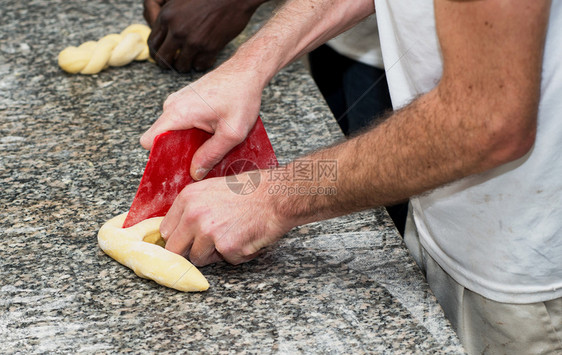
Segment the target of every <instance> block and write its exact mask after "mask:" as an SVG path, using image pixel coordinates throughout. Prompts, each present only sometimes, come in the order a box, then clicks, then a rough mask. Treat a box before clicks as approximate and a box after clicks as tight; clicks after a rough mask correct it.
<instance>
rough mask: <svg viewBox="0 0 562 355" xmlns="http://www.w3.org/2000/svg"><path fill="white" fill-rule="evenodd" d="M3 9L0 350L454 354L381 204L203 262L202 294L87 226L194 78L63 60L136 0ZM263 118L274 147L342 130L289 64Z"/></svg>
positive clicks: (137, 164) (281, 152)
mask: <svg viewBox="0 0 562 355" xmlns="http://www.w3.org/2000/svg"><path fill="white" fill-rule="evenodd" d="M271 6H272V5H271V4H270V5H266V6H265V7H262V8H260V10H259V11H258V13H257V14H256V16H255V17H254V19H253V20H252V23H251V24H250V26H249V27H248V28H247V30H246V32H245V33H244V34H242V35H241V36H240V37H239V38H238V39H236V40H235V41H234V42H233V43H231V44H229V46H228V47H227V48H226V49H225V51H223V53H222V55H221V58H220V60H221V61H222V60H224V59H225V58H226V57H227V56H228V55H229V54H230V53H232V51H233V50H234V48H235V47H236V46H237V45H238V44H239V43H241V41H243V40H244V39H245V38H247V36H248V35H249V33H251V32H254V31H255V30H257V29H258V28H259V26H260V23H261V22H262V21H263V20H264V18H265V17H267V15H268V13H270V11H271ZM0 18H2V21H1V23H0V118H1V120H0V154H1V155H0V183H1V186H2V188H1V190H0V204H1V206H2V208H1V211H0V223H1V236H2V237H1V238H0V339H2V340H1V346H0V348H1V350H0V352H2V353H17V352H21V353H100V352H101V353H103V352H110V353H113V352H134V353H145V352H153V351H159V352H177V351H190V352H200V353H244V352H249V353H287V354H293V353H362V352H372V353H431V354H435V353H455V354H456V353H462V352H463V350H462V348H461V347H460V345H459V342H458V339H457V338H456V336H455V334H454V333H453V331H452V330H451V328H450V326H449V324H448V322H447V321H446V320H445V319H444V317H443V314H442V311H441V309H440V307H439V306H438V305H437V303H436V301H435V299H434V297H433V295H432V294H431V292H430V291H429V289H428V286H427V284H426V283H425V281H424V279H423V277H422V275H421V273H420V271H419V270H418V269H417V268H416V266H415V264H414V263H413V261H412V260H411V258H410V257H409V255H408V253H407V251H406V249H405V247H404V245H403V243H402V241H401V239H400V238H399V236H398V235H397V233H396V230H395V229H394V227H393V225H392V223H391V221H390V219H389V218H388V215H387V214H386V212H385V211H384V210H383V209H376V210H370V211H365V212H362V213H358V214H354V215H350V216H346V217H342V218H337V219H333V220H330V221H325V222H322V223H314V224H309V225H306V226H302V227H300V228H295V229H294V230H292V231H291V232H290V233H288V234H287V235H286V236H285V237H284V238H283V239H282V240H281V241H280V243H279V244H278V245H277V246H276V247H275V248H271V249H268V250H267V252H266V253H265V254H264V255H263V256H261V257H259V258H257V259H256V260H254V261H252V262H249V263H247V264H244V265H240V266H231V265H228V264H224V263H219V264H216V265H212V266H208V267H204V268H202V269H201V271H202V272H203V274H204V275H205V276H206V277H207V278H208V280H209V282H210V284H211V287H210V289H209V290H208V291H207V292H204V293H181V292H177V291H175V290H171V289H168V288H165V287H162V286H159V285H157V284H156V283H154V282H152V281H150V280H144V279H141V278H139V277H137V276H135V274H134V273H133V272H132V271H131V270H129V269H127V268H125V267H123V266H121V265H120V264H118V263H117V262H115V261H114V260H112V259H111V258H109V257H108V256H106V255H105V254H104V253H103V252H102V251H101V250H100V249H99V247H98V246H97V240H96V234H97V231H98V229H99V228H100V226H101V225H102V224H103V222H104V221H106V220H108V219H109V218H111V217H113V216H115V215H117V214H119V213H121V212H124V211H126V210H127V209H128V208H129V206H130V203H131V201H132V198H133V196H134V194H135V191H136V188H137V186H138V183H139V181H140V177H141V175H142V172H143V169H144V165H145V163H146V160H147V152H146V151H144V150H143V149H142V148H141V147H140V146H139V144H138V139H139V137H140V135H141V133H142V132H144V131H145V130H146V129H147V128H148V127H149V126H150V124H151V122H153V121H154V120H155V119H156V118H157V117H158V115H159V113H160V112H161V105H162V102H163V100H164V99H165V98H166V96H167V95H168V94H170V93H172V92H173V91H175V90H178V89H179V88H181V87H182V86H184V85H186V84H187V83H189V82H191V81H193V80H195V79H196V78H198V77H199V76H200V75H201V74H194V73H192V74H189V75H179V74H176V73H174V72H171V71H166V70H162V69H160V68H158V67H157V66H155V65H153V64H151V63H148V62H144V63H134V64H132V65H129V66H126V67H123V68H113V69H109V70H106V71H103V72H102V73H100V74H98V75H93V76H81V75H69V74H66V73H64V72H62V71H61V70H60V69H59V68H58V67H57V65H56V56H57V54H58V52H59V51H60V50H61V49H63V48H64V47H66V46H67V45H77V44H80V43H82V42H83V41H86V40H91V39H97V38H100V37H101V36H102V35H105V34H107V33H110V32H119V31H121V30H122V29H123V28H124V27H126V25H128V24H130V23H135V22H142V21H143V20H142V1H140V0H137V1H132V0H121V1H111V0H110V1H62V0H55V1H39V0H31V1H10V0H0ZM261 115H262V117H263V121H264V124H265V126H266V129H267V131H268V133H269V135H270V138H271V140H272V144H273V147H274V149H275V151H276V153H277V155H278V157H279V159H280V160H281V161H286V160H288V159H291V158H295V157H298V156H299V155H301V154H303V153H305V152H307V151H310V150H313V149H316V148H318V147H321V146H323V145H326V144H329V143H332V142H335V141H337V140H340V139H342V135H341V132H340V131H339V129H338V126H337V124H336V122H335V120H334V118H333V117H332V116H331V114H330V112H329V110H328V109H327V107H326V105H325V103H324V102H323V100H322V98H321V96H320V94H319V92H318V91H317V89H316V88H315V86H314V83H313V82H312V80H311V78H310V77H309V75H308V74H307V72H306V70H305V68H304V67H303V66H302V64H301V63H298V62H297V63H294V64H292V65H291V66H289V67H288V68H286V69H285V70H283V72H282V73H280V74H279V75H278V76H276V77H275V78H274V79H273V80H272V82H271V84H270V85H269V86H268V87H267V89H266V90H265V92H264V96H263V104H262V108H261Z"/></svg>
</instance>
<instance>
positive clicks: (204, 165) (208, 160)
mask: <svg viewBox="0 0 562 355" xmlns="http://www.w3.org/2000/svg"><path fill="white" fill-rule="evenodd" d="M246 134H247V133H246ZM246 134H244V135H243V134H242V133H237V132H235V131H234V130H232V129H229V132H228V133H223V132H220V131H217V132H216V133H215V134H214V135H213V136H211V138H209V139H208V140H207V141H206V142H205V143H203V145H201V147H199V149H197V151H196V152H195V154H194V155H193V160H192V161H191V169H190V174H191V177H192V178H193V179H194V180H196V181H197V180H201V179H203V178H204V177H205V176H206V175H207V173H208V172H209V171H210V170H211V169H212V168H214V167H215V165H217V164H218V163H219V162H220V161H221V160H222V159H223V158H224V156H225V155H226V154H227V153H228V152H230V151H231V150H232V148H234V147H236V146H237V145H238V144H240V143H242V141H244V139H245V138H246Z"/></svg>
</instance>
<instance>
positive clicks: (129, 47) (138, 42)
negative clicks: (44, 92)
mask: <svg viewBox="0 0 562 355" xmlns="http://www.w3.org/2000/svg"><path fill="white" fill-rule="evenodd" d="M149 35H150V27H148V26H145V25H140V24H134V25H130V26H129V27H127V28H126V29H125V30H123V32H121V33H120V34H116V33H113V34H109V35H107V36H105V37H103V38H102V39H100V40H99V41H97V42H96V41H88V42H85V43H83V44H82V45H80V46H79V47H67V48H65V49H63V50H62V51H61V52H60V53H59V57H58V62H59V66H60V67H61V68H62V69H63V70H64V71H66V72H68V73H71V74H76V73H80V74H96V73H99V72H100V71H102V70H103V69H105V68H107V67H109V66H112V67H120V66H123V65H127V64H129V63H130V62H132V61H133V60H137V61H141V60H147V59H149V55H148V45H147V42H146V41H147V40H148V36H149Z"/></svg>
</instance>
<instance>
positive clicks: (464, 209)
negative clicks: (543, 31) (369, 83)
mask: <svg viewBox="0 0 562 355" xmlns="http://www.w3.org/2000/svg"><path fill="white" fill-rule="evenodd" d="M375 5H376V11H377V19H378V25H379V33H380V40H381V46H382V51H383V57H384V63H385V68H386V71H387V78H388V83H389V88H390V94H391V98H392V102H393V106H394V107H395V108H399V107H402V106H404V105H406V104H408V103H410V102H411V101H412V100H413V99H414V98H415V97H417V96H418V95H420V94H423V93H426V92H428V91H430V90H431V89H432V88H434V87H435V86H436V84H437V83H438V80H439V78H440V77H441V74H442V58H441V54H440V49H439V44H438V39H437V35H436V32H435V18H434V13H433V1H431V0H375ZM561 58H562V0H553V2H552V7H551V14H550V22H549V26H548V33H547V41H546V47H545V53H544V60H543V72H542V81H541V99H540V104H539V115H538V130H537V137H536V142H535V145H534V147H533V148H532V149H531V151H530V152H529V153H528V154H526V155H525V156H524V157H522V158H520V159H518V160H516V161H513V162H511V163H508V164H505V165H502V166H500V167H497V168H495V169H492V170H489V171H487V172H485V173H483V174H478V175H475V176H470V177H466V178H464V179H462V180H460V181H457V182H455V183H453V184H450V185H447V186H445V187H442V188H439V189H437V190H435V191H433V192H431V193H429V194H427V195H423V196H420V197H417V198H414V199H412V206H413V208H414V221H415V223H416V226H417V228H418V232H419V235H420V241H421V243H422V245H423V246H424V247H425V248H426V249H427V251H428V252H429V253H430V255H431V256H432V257H433V258H434V259H435V260H436V261H437V262H438V263H439V265H441V267H442V268H443V269H444V270H445V271H446V272H447V273H449V274H450V275H451V276H452V277H453V278H454V279H455V280H456V281H457V282H459V283H460V284H461V285H463V286H465V287H466V288H468V289H470V290H473V291H475V292H477V293H480V294H481V295H483V296H485V297H488V298H490V299H493V300H495V301H498V302H508V303H532V302H540V301H546V300H549V299H553V298H558V297H562V59H561ZM482 60H486V59H485V58H483V59H482ZM506 65H508V64H506ZM406 144H407V143H406Z"/></svg>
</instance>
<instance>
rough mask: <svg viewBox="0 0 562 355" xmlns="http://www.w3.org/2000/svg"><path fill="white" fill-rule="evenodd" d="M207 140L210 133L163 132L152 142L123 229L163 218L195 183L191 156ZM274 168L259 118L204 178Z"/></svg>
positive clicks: (275, 164)
mask: <svg viewBox="0 0 562 355" xmlns="http://www.w3.org/2000/svg"><path fill="white" fill-rule="evenodd" d="M210 137H211V134H209V133H207V132H205V131H202V130H200V129H197V128H192V129H188V130H183V131H168V132H164V133H162V134H160V135H158V136H157V137H156V138H155V139H154V144H153V146H152V150H151V151H150V155H149V157H148V162H147V163H146V168H145V169H144V174H143V176H142V179H141V182H140V185H139V188H138V190H137V194H136V195H135V198H134V200H133V203H132V205H131V209H130V210H129V214H128V215H127V218H126V219H125V223H124V224H123V228H127V227H131V226H133V225H135V224H137V223H139V222H141V221H143V220H145V219H148V218H152V217H161V216H165V215H166V213H167V212H168V210H169V209H170V207H171V206H172V203H173V202H174V200H175V199H176V196H178V194H179V193H180V191H181V190H182V189H183V188H184V187H185V186H186V185H188V184H191V183H192V182H194V180H193V179H192V178H191V176H190V175H189V167H190V166H191V160H192V159H193V154H194V153H195V151H197V149H198V148H199V147H200V146H201V145H202V144H203V143H204V142H205V141H206V140H207V139H209V138H210ZM274 166H277V158H276V157H275V152H274V151H273V147H272V146H271V142H270V141H269V138H268V136H267V133H266V131H265V128H264V126H263V123H262V121H261V118H259V117H258V120H257V121H256V124H255V125H254V127H253V128H252V130H251V131H250V133H249V134H248V136H247V138H246V140H245V141H244V142H242V143H240V144H239V145H237V146H236V147H234V148H233V149H232V150H231V151H230V152H229V153H228V154H227V155H226V156H225V157H224V159H223V160H222V161H221V162H220V163H219V164H217V165H216V166H215V167H214V168H213V169H212V170H211V171H210V172H209V174H207V176H206V177H205V178H211V177H218V176H228V175H234V174H238V173H241V172H244V171H248V170H255V169H267V168H270V167H274Z"/></svg>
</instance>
